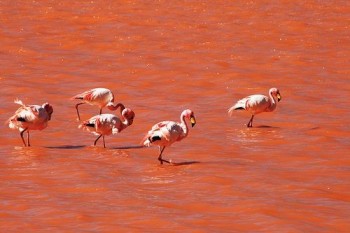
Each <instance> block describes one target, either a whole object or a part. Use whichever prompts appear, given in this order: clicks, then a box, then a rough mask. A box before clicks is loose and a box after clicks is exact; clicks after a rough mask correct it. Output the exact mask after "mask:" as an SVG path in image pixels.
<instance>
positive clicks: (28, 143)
mask: <svg viewBox="0 0 350 233" xmlns="http://www.w3.org/2000/svg"><path fill="white" fill-rule="evenodd" d="M27 145H28V146H30V142H29V130H27Z"/></svg>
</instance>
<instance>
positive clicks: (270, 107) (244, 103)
mask: <svg viewBox="0 0 350 233" xmlns="http://www.w3.org/2000/svg"><path fill="white" fill-rule="evenodd" d="M276 99H277V101H280V100H281V94H280V92H279V90H278V89H277V88H275V87H274V88H271V89H270V90H269V97H267V96H265V95H250V96H247V97H245V98H243V99H241V100H238V101H237V103H236V104H234V105H233V106H232V107H231V108H229V109H228V113H229V115H230V116H232V114H233V111H234V110H247V111H248V112H250V113H251V114H252V117H251V118H250V120H249V122H248V124H247V127H253V118H254V116H255V115H256V114H259V113H262V112H272V111H274V110H275V109H276V106H277V102H276Z"/></svg>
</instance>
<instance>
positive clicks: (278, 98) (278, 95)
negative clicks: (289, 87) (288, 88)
mask: <svg viewBox="0 0 350 233" xmlns="http://www.w3.org/2000/svg"><path fill="white" fill-rule="evenodd" d="M281 99H282V97H281V95H280V93H277V100H278V102H280V101H281Z"/></svg>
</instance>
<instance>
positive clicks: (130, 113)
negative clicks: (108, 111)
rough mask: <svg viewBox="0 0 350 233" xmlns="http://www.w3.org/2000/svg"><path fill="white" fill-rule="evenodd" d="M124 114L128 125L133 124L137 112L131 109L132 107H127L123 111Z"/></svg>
mask: <svg viewBox="0 0 350 233" xmlns="http://www.w3.org/2000/svg"><path fill="white" fill-rule="evenodd" d="M122 116H123V117H124V118H125V119H126V120H127V121H128V125H132V123H133V122H134V118H135V113H134V111H133V110H131V109H130V108H125V109H124V110H123V111H122Z"/></svg>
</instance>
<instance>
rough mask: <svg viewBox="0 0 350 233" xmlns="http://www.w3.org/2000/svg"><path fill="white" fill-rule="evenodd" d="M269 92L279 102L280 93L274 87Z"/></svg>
mask: <svg viewBox="0 0 350 233" xmlns="http://www.w3.org/2000/svg"><path fill="white" fill-rule="evenodd" d="M269 92H270V94H271V95H272V96H276V97H277V101H278V102H280V100H281V99H282V97H281V94H280V91H279V90H278V89H277V88H276V87H273V88H271V89H270V91H269Z"/></svg>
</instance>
